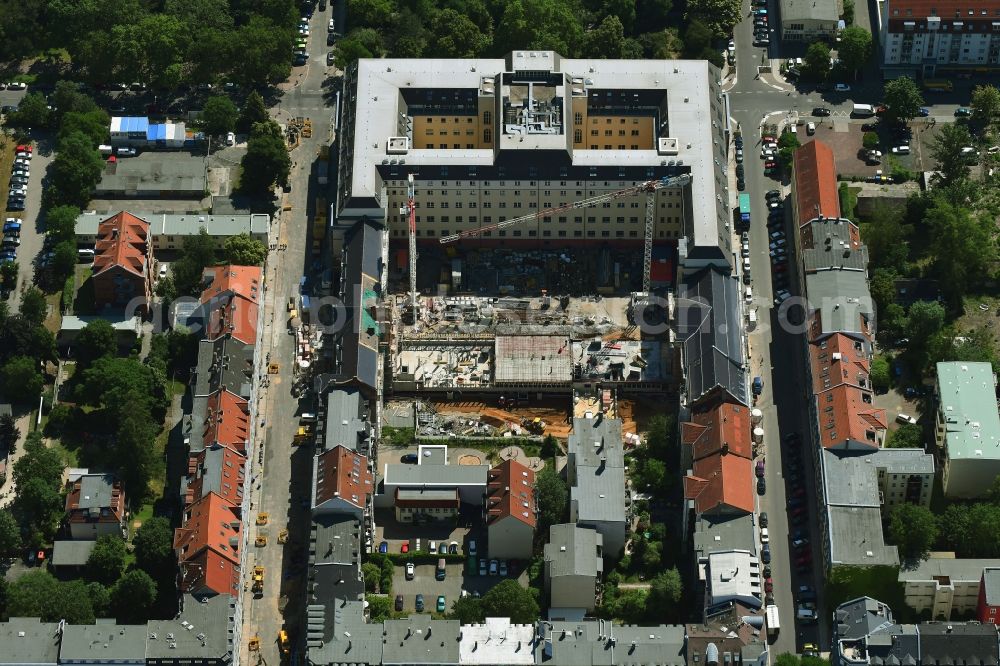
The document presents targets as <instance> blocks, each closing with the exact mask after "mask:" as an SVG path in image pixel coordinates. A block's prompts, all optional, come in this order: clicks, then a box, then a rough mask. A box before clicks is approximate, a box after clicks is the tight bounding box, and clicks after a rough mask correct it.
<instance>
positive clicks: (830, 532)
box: [818, 448, 934, 569]
mask: <svg viewBox="0 0 1000 666" xmlns="http://www.w3.org/2000/svg"><path fill="white" fill-rule="evenodd" d="M818 465H819V480H820V490H821V492H822V495H821V501H822V504H821V506H822V507H823V508H822V510H821V511H820V516H819V519H820V520H819V524H820V532H821V534H822V535H823V540H822V550H823V555H824V559H825V566H826V567H827V569H832V568H834V567H839V566H875V565H890V566H896V565H898V564H899V553H898V551H897V549H896V546H890V545H888V544H886V543H885V538H884V535H883V532H882V509H883V507H884V508H886V509H890V508H892V507H893V506H896V505H898V504H902V503H908V504H917V505H919V506H923V507H929V506H930V501H931V492H932V490H933V486H934V457H933V456H932V455H930V454H928V453H924V451H923V449H874V450H867V451H866V450H842V449H831V448H827V449H820V451H819V461H818Z"/></svg>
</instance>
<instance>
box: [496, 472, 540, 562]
mask: <svg viewBox="0 0 1000 666" xmlns="http://www.w3.org/2000/svg"><path fill="white" fill-rule="evenodd" d="M487 478H488V480H487V489H486V492H487V496H486V531H487V536H488V538H487V540H486V542H487V544H488V545H489V556H490V557H491V558H493V559H515V560H530V559H531V553H532V546H533V544H534V540H535V527H536V526H537V525H538V504H537V500H536V498H535V471H534V470H533V469H532V468H530V467H528V466H527V465H523V464H521V463H520V462H518V461H517V460H513V459H511V460H504V461H503V462H502V463H500V464H499V465H497V466H496V467H493V468H492V469H491V470H490V471H489V475H488V477H487Z"/></svg>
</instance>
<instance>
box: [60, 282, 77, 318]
mask: <svg viewBox="0 0 1000 666" xmlns="http://www.w3.org/2000/svg"><path fill="white" fill-rule="evenodd" d="M75 296H76V276H74V275H70V276H69V277H68V278H66V282H64V283H63V290H62V310H63V312H64V313H67V314H68V313H70V312H73V298H74V297H75Z"/></svg>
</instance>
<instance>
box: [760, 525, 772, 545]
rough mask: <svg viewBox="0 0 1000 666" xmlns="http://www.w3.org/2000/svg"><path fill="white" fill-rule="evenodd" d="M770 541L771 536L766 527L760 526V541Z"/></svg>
mask: <svg viewBox="0 0 1000 666" xmlns="http://www.w3.org/2000/svg"><path fill="white" fill-rule="evenodd" d="M770 541H771V536H770V535H769V534H768V533H767V528H766V527H762V528H760V542H761V543H769V542H770Z"/></svg>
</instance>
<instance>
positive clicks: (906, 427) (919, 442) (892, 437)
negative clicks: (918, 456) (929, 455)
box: [885, 423, 924, 449]
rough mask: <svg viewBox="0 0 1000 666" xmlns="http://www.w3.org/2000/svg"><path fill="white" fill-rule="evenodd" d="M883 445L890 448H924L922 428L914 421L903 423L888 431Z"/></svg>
mask: <svg viewBox="0 0 1000 666" xmlns="http://www.w3.org/2000/svg"><path fill="white" fill-rule="evenodd" d="M885 445H886V447H887V448H892V449H922V448H924V429H923V426H920V425H917V424H916V423H904V424H903V425H901V426H899V427H898V428H897V429H896V430H892V431H889V435H888V436H887V437H886V440H885Z"/></svg>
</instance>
